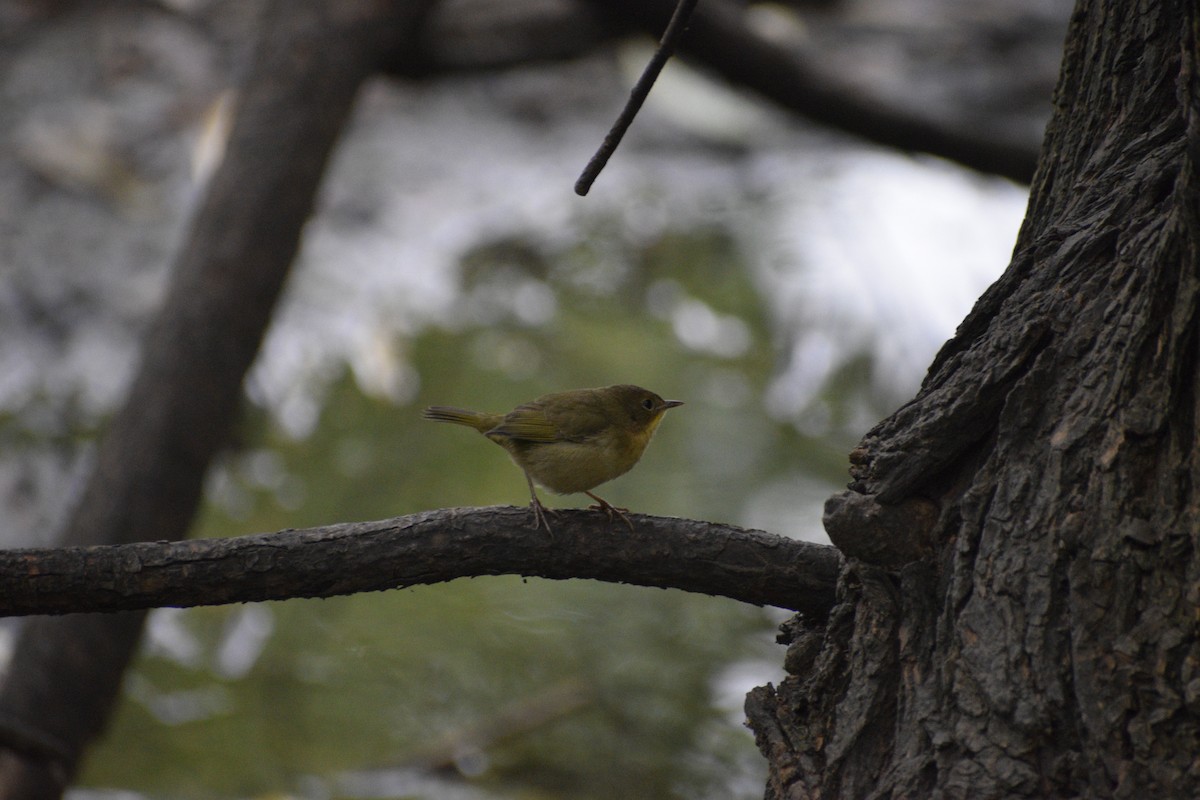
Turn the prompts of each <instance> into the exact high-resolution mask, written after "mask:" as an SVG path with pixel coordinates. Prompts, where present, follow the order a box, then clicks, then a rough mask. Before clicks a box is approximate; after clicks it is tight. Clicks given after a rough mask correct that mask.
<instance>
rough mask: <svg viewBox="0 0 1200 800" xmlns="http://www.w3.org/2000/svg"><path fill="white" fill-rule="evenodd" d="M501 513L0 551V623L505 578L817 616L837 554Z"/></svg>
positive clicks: (716, 534) (664, 520) (759, 538)
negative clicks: (674, 594) (612, 587)
mask: <svg viewBox="0 0 1200 800" xmlns="http://www.w3.org/2000/svg"><path fill="white" fill-rule="evenodd" d="M630 519H631V520H632V521H633V522H634V530H632V531H631V530H629V528H627V527H626V526H625V525H612V524H610V522H609V520H608V518H607V517H605V516H604V515H602V514H595V513H592V512H590V511H583V510H570V511H562V512H559V513H558V514H557V515H556V517H555V520H556V525H555V533H554V535H553V536H550V535H547V534H546V533H545V532H543V531H534V530H532V529H531V528H530V527H529V511H528V510H527V509H525V508H514V507H511V506H494V507H487V508H450V509H441V510H437V511H426V512H422V513H420V514H413V515H410V516H405V517H395V518H393V519H385V520H379V521H377V522H351V523H342V524H337V525H328V526H325V527H320V528H309V529H307V530H299V531H292V530H289V531H281V532H279V533H269V534H255V535H251V536H240V537H236V538H230V539H194V540H188V541H181V542H167V541H162V542H138V543H135V544H121V545H102V546H95V547H64V548H36V549H23V550H4V551H0V614H4V615H10V616H11V615H24V614H68V613H73V612H91V611H124V610H131V609H144V608H153V607H157V606H180V607H184V606H197V605H218V604H222V603H242V602H252V601H259V600H284V599H287V598H292V597H332V596H334V595H343V594H351V593H354V592H368V591H381V590H385V589H396V588H403V587H407V586H416V585H419V584H430V583H441V582H443V581H448V580H453V579H454V578H464V577H477V576H481V575H502V574H517V575H528V576H536V577H542V578H554V579H568V578H592V579H596V580H603V581H611V582H615V583H628V584H634V585H638V586H653V587H659V588H664V589H666V588H674V589H683V590H686V591H690V592H699V593H703V594H710V595H719V596H723V597H729V598H732V599H734V600H740V601H742V602H745V603H752V604H754V605H771V606H778V607H780V608H787V609H791V610H794V611H800V612H803V613H804V614H807V615H810V616H812V617H816V618H823V617H824V616H825V615H826V614H827V613H828V611H829V608H830V607H831V606H832V605H833V602H834V585H835V582H836V580H837V575H838V571H839V570H840V568H841V563H842V560H841V556H840V555H839V553H838V552H837V550H836V549H835V548H833V547H830V546H828V545H818V544H812V543H811V542H801V541H796V540H794V539H788V538H786V537H783V536H778V535H775V534H770V533H764V532H762V531H750V530H745V529H742V528H737V527H734V526H732V525H722V524H718V523H712V522H701V521H697V520H688V519H678V518H674V517H650V516H643V515H638V514H634V515H631V516H630Z"/></svg>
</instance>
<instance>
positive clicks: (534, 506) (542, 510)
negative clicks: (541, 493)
mask: <svg viewBox="0 0 1200 800" xmlns="http://www.w3.org/2000/svg"><path fill="white" fill-rule="evenodd" d="M529 508H530V510H532V511H533V529H534V530H535V531H536V530H537V529H538V528H545V529H546V533H548V534H550V538H554V531H553V530H552V529H551V528H550V521H549V520H548V519H547V518H546V515H548V514H549V515H551V516H552V515H553V514H554V510H553V509H550V508H546V507H545V506H544V505H542V501H540V500H538V499H537V498H536V497H535V498H534V499H533V500H532V502H530V503H529Z"/></svg>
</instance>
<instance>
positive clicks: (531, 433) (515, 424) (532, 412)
mask: <svg viewBox="0 0 1200 800" xmlns="http://www.w3.org/2000/svg"><path fill="white" fill-rule="evenodd" d="M488 436H503V437H505V438H507V439H522V440H524V441H527V442H557V441H559V440H560V439H561V438H562V436H561V435H560V433H559V430H558V428H557V427H556V426H555V425H554V423H553V422H551V421H550V420H549V419H547V418H546V415H545V414H544V413H543V412H542V410H541V409H540V408H537V407H536V406H534V405H532V404H526V405H523V406H517V407H516V408H514V409H513V410H512V411H510V412H509V413H508V414H506V415H505V416H504V419H503V420H501V422H500V424H499V425H497V426H496V427H494V428H492V429H491V430H490V431H488Z"/></svg>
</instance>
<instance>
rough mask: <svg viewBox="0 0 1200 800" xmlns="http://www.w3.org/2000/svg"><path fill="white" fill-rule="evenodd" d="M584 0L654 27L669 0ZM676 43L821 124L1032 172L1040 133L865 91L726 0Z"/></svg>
mask: <svg viewBox="0 0 1200 800" xmlns="http://www.w3.org/2000/svg"><path fill="white" fill-rule="evenodd" d="M589 2H591V4H592V5H593V7H595V8H597V9H598V10H600V11H602V12H603V13H606V14H609V15H613V16H615V17H617V18H618V19H629V20H634V21H635V24H637V25H638V26H639V27H641V28H642V29H643V30H646V31H647V32H651V33H653V32H654V31H658V30H662V27H663V25H664V24H666V20H667V18H668V17H669V16H670V14H671V13H672V11H673V9H674V3H675V0H603V2H599V0H589ZM679 50H680V53H681V54H682V55H684V56H685V57H687V58H689V59H691V60H692V62H693V63H695V64H698V65H701V66H704V67H707V68H708V69H711V70H712V71H714V72H716V73H717V74H719V75H720V76H722V77H723V78H725V79H726V80H728V81H730V82H732V83H735V84H739V85H742V86H746V87H748V88H750V89H753V90H755V91H757V92H759V93H760V94H762V95H763V96H764V97H766V98H767V99H769V100H772V101H774V102H776V103H778V104H779V105H781V106H782V107H784V108H787V109H790V110H792V111H795V112H796V113H798V114H801V115H803V116H805V117H807V118H809V119H811V120H812V121H814V122H817V123H820V124H822V125H828V126H830V127H833V128H836V129H839V130H843V131H846V132H847V133H851V134H854V135H856V136H861V137H863V138H864V139H867V140H869V141H872V142H875V143H877V144H881V145H885V146H887V147H894V148H896V149H898V150H907V151H914V152H923V153H931V154H933V155H936V156H940V157H942V158H948V159H951V160H953V161H957V162H958V163H960V164H963V165H964V166H967V167H970V168H972V169H976V170H980V171H982V172H989V173H993V174H996V175H1003V176H1005V177H1007V178H1011V179H1012V180H1015V181H1020V182H1022V183H1028V182H1029V180H1030V179H1031V177H1032V176H1033V170H1034V166H1035V165H1036V164H1037V158H1038V153H1039V149H1040V148H1039V145H1040V141H1038V140H1036V139H1030V138H1028V137H1023V136H1020V135H1015V134H1009V133H1005V132H1003V131H998V130H994V129H984V128H979V127H975V128H971V127H970V126H969V125H965V124H964V125H962V126H954V125H951V124H948V123H946V122H944V121H939V120H937V119H935V118H934V116H933V115H931V114H930V113H928V111H927V110H926V109H924V108H910V107H906V106H903V105H901V104H899V103H897V102H895V101H894V100H891V99H889V98H886V97H879V96H873V97H868V96H865V95H864V93H863V91H862V89H861V87H860V86H859V85H857V84H856V83H855V82H854V81H852V80H848V79H847V78H846V76H843V75H839V74H836V73H835V72H833V71H832V70H830V69H827V68H825V67H823V66H822V64H821V63H820V60H819V57H814V56H812V55H810V54H808V53H806V52H804V51H802V50H800V49H799V48H796V47H794V46H785V45H781V44H779V43H778V42H776V41H774V40H772V39H770V38H768V37H767V36H764V35H763V34H761V33H759V32H758V31H756V30H755V29H754V28H753V27H752V26H751V25H750V24H749V22H748V21H747V18H746V14H745V12H744V10H743V9H742V8H741V7H739V6H737V5H735V4H734V3H732V2H729V1H728V0H710V2H707V3H704V4H702V5H700V6H698V7H697V8H696V12H695V14H693V15H692V19H691V23H690V25H689V26H688V35H687V38H686V40H685V41H683V42H682V43H681V44H680V48H679Z"/></svg>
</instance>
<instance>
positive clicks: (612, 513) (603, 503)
mask: <svg viewBox="0 0 1200 800" xmlns="http://www.w3.org/2000/svg"><path fill="white" fill-rule="evenodd" d="M584 494H586V495H587V496H588V497H590V498H592V499H593V500H595V501H596V504H595V505H591V506H588V510H589V511H603V512H604V513H605V514H607V515H608V521H609V523H610V524H611V523H612V521H613V517H620V518H621V519H623V520H624V521H625V524H626V525H628V526H629V530H633V523H632V522H630V521H629V517H627V516H625V514H626V512H628V511H629V509H628V508H617V507H616V506H614V505H613V504H612V503H610V502H608V501H607V500H605V499H604V498H603V497H597V496H596V495H594V494H592V493H591V492H584Z"/></svg>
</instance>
